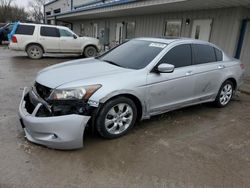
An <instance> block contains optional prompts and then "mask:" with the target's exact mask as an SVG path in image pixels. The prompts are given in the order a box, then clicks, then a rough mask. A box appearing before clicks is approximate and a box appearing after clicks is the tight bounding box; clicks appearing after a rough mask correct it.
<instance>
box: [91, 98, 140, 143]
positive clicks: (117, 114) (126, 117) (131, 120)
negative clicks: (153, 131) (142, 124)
mask: <svg viewBox="0 0 250 188" xmlns="http://www.w3.org/2000/svg"><path fill="white" fill-rule="evenodd" d="M136 118H137V108H136V105H135V103H134V102H133V101H132V100H131V99H129V98H126V97H117V98H114V99H111V100H110V101H108V102H107V103H105V104H104V106H103V107H102V108H101V109H100V111H99V114H98V116H97V119H96V121H95V122H96V130H97V132H98V133H99V135H100V136H102V137H104V138H107V139H113V138H118V137H121V136H123V135H125V134H126V133H127V132H128V131H129V130H130V129H131V128H132V127H133V126H134V124H135V122H136Z"/></svg>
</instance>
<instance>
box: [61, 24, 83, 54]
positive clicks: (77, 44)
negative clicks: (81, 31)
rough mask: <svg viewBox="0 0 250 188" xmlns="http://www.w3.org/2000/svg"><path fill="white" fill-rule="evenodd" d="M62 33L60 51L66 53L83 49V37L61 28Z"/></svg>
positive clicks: (78, 51)
mask: <svg viewBox="0 0 250 188" xmlns="http://www.w3.org/2000/svg"><path fill="white" fill-rule="evenodd" d="M59 33H60V44H59V46H60V51H61V52H65V53H80V52H82V51H83V49H81V44H82V42H81V39H80V38H79V37H77V36H76V35H75V34H74V33H72V32H71V31H69V30H66V29H59Z"/></svg>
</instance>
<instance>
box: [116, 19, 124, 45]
mask: <svg viewBox="0 0 250 188" xmlns="http://www.w3.org/2000/svg"><path fill="white" fill-rule="evenodd" d="M115 41H116V44H121V43H122V42H123V24H122V23H117V24H116V37H115Z"/></svg>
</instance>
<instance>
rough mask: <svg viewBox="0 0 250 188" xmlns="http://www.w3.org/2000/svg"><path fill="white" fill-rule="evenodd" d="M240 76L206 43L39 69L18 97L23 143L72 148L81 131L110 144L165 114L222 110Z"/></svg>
mask: <svg viewBox="0 0 250 188" xmlns="http://www.w3.org/2000/svg"><path fill="white" fill-rule="evenodd" d="M243 73H244V65H243V64H241V63H240V62H239V61H238V60H236V59H232V58H230V57H228V56H227V55H226V54H225V53H224V52H223V51H222V50H221V49H219V48H218V47H217V46H215V45H213V44H211V43H208V42H203V41H198V40H192V39H182V38H176V39H175V38H171V39H160V38H138V39H133V40H130V41H128V42H126V43H124V44H122V45H120V46H118V47H116V48H114V49H112V50H110V51H109V52H107V53H105V54H103V55H101V56H98V57H96V58H88V59H79V60H75V61H69V62H66V63H62V64H58V65H54V66H50V67H48V68H45V69H43V70H42V71H40V72H39V73H38V75H37V78H36V81H35V83H34V85H33V86H32V87H31V89H29V90H27V89H25V90H24V92H23V97H22V100H21V103H20V106H19V115H20V119H21V124H22V127H23V129H24V131H25V134H26V137H27V139H28V140H30V141H32V142H34V143H38V144H42V145H45V146H47V147H50V148H56V149H75V148H80V147H82V146H83V135H84V130H85V128H86V126H93V128H94V129H95V130H96V131H97V132H98V133H99V134H100V135H101V136H102V137H104V138H108V139H111V138H117V137H120V136H122V135H124V134H126V133H127V132H128V131H129V130H130V129H131V128H132V127H133V126H134V124H135V123H136V121H138V120H143V119H148V118H150V117H151V116H153V115H157V114H162V113H165V112H168V111H170V110H174V109H178V108H182V107H186V106H190V105H195V104H199V103H205V102H214V104H215V105H216V106H218V107H225V106H226V105H228V103H229V102H230V100H231V98H232V96H233V94H234V93H235V91H236V90H237V89H238V87H239V86H240V85H241V83H242V78H243Z"/></svg>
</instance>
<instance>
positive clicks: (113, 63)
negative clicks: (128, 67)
mask: <svg viewBox="0 0 250 188" xmlns="http://www.w3.org/2000/svg"><path fill="white" fill-rule="evenodd" d="M102 61H105V62H107V63H109V64H111V65H116V66H118V67H122V66H121V65H119V64H117V63H115V62H113V61H109V60H102Z"/></svg>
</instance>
